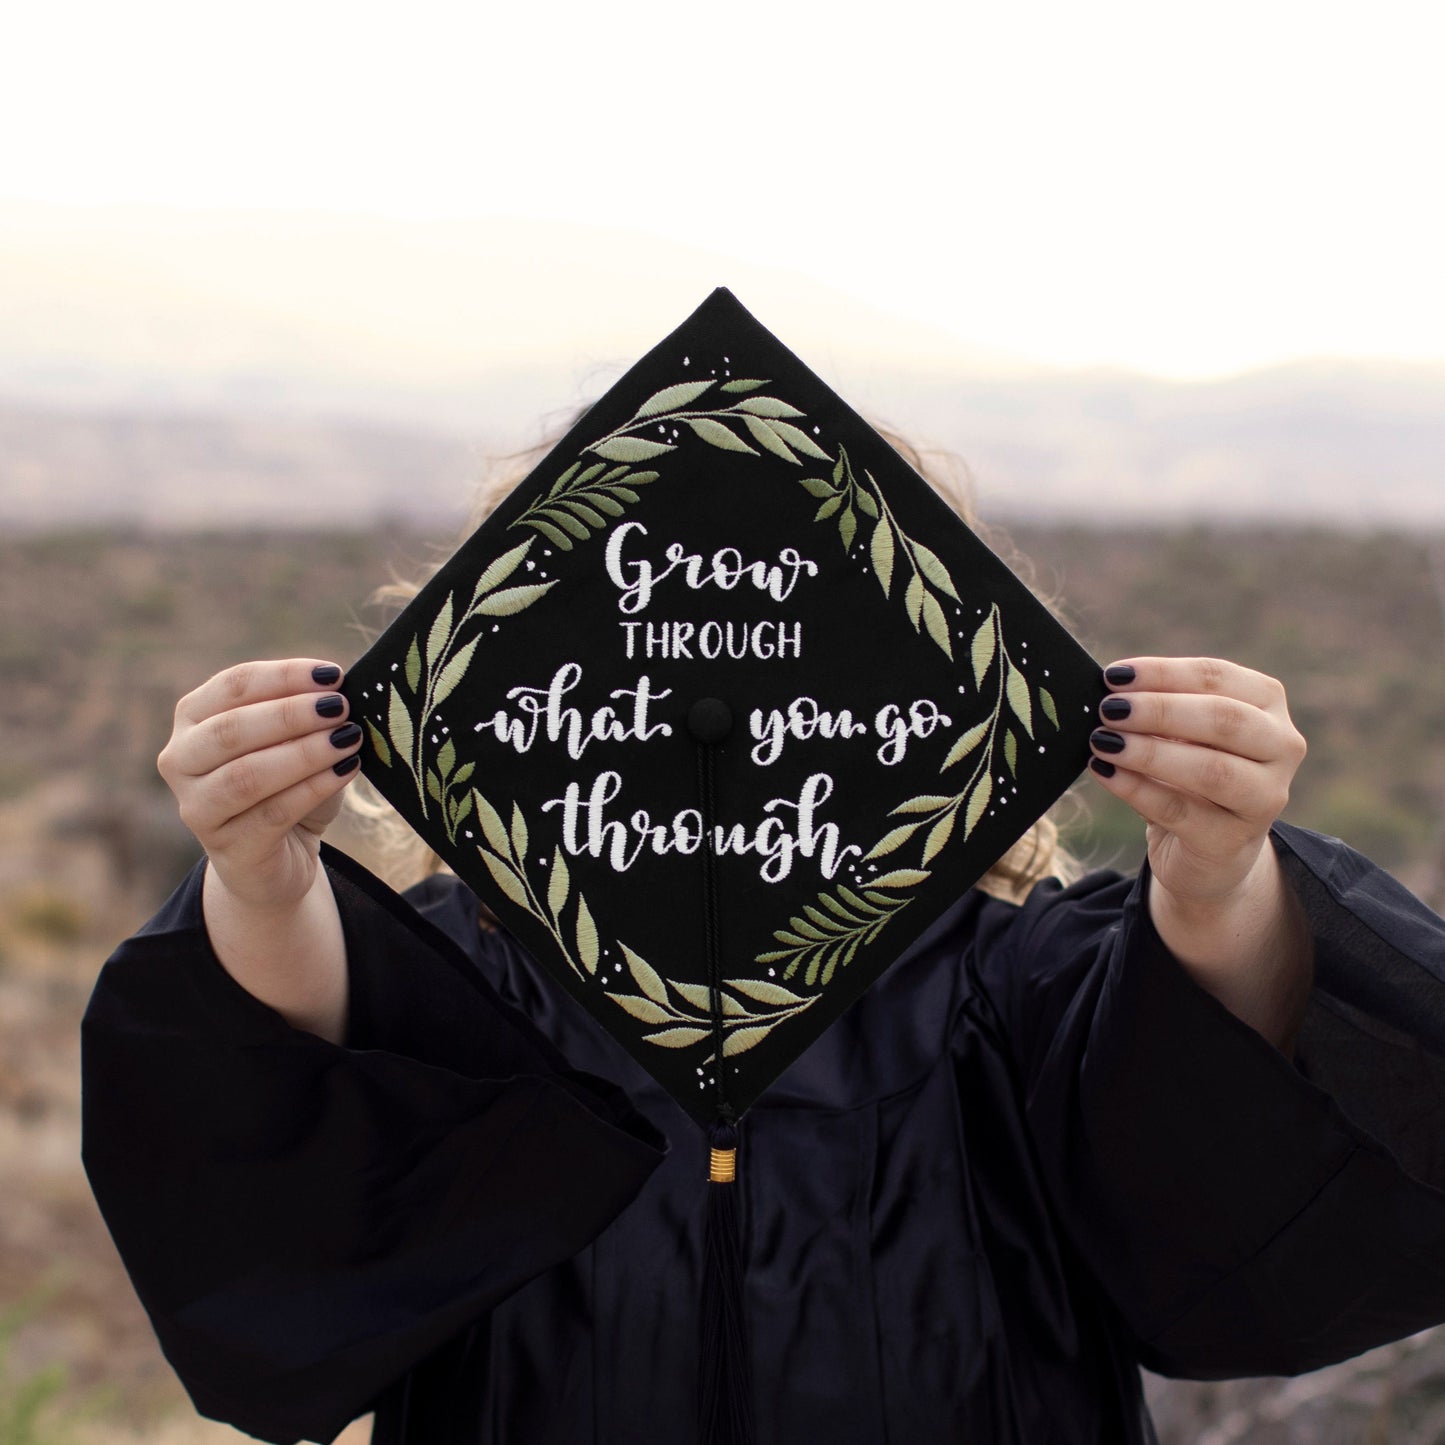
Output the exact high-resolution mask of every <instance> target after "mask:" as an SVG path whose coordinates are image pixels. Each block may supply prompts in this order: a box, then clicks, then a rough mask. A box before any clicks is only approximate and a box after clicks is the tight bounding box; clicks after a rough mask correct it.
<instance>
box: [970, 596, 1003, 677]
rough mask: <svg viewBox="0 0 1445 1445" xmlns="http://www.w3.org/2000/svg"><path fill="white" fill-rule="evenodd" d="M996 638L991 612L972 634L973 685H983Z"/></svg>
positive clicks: (990, 662) (991, 660) (991, 659)
mask: <svg viewBox="0 0 1445 1445" xmlns="http://www.w3.org/2000/svg"><path fill="white" fill-rule="evenodd" d="M997 643H998V639H997V638H996V637H995V636H994V625H993V614H992V613H989V615H988V616H987V617H985V618H984V619H983V621H982V622H980V623H979V625H978V631H977V632H975V633H974V634H973V646H972V648H971V649H970V651H971V652H972V653H973V682H974V686H975V687H982V686H983V679H984V677H985V675H986V674H987V673H988V670H989V668H990V667H991V666H992V665H993V654H994V649H995V647H996V646H997Z"/></svg>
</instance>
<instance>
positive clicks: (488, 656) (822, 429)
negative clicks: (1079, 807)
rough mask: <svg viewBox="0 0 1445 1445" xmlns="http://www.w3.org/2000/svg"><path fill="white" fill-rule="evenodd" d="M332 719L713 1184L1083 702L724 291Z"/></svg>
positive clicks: (1082, 687) (1028, 786)
mask: <svg viewBox="0 0 1445 1445" xmlns="http://www.w3.org/2000/svg"><path fill="white" fill-rule="evenodd" d="M346 687H347V692H348V694H349V696H350V700H351V707H352V714H353V716H355V717H357V718H359V719H361V720H362V721H363V722H364V724H365V729H366V733H367V738H368V745H367V747H366V749H365V752H364V766H365V772H366V775H367V776H368V777H369V778H370V779H371V781H372V782H373V783H374V784H375V785H376V786H377V787H378V788H379V789H380V791H381V792H382V793H383V794H384V795H385V796H386V797H387V798H388V799H389V800H390V801H391V802H392V803H393V804H394V805H395V806H396V808H397V809H398V810H399V811H400V812H401V814H402V815H403V816H404V817H405V818H406V819H407V820H408V822H410V823H411V824H412V826H413V827H414V828H416V830H417V831H418V832H419V833H420V834H421V836H422V837H423V838H424V839H425V840H426V841H427V842H428V843H429V844H430V845H431V846H432V848H434V849H435V850H436V852H437V853H438V854H440V855H441V857H442V858H443V859H444V860H445V861H446V863H447V864H448V865H449V866H450V867H451V868H452V869H454V870H455V872H456V873H457V874H458V876H459V877H461V878H462V879H463V880H464V881H466V882H467V883H468V884H469V885H470V886H471V887H472V888H473V889H475V891H476V892H477V893H478V894H479V895H480V896H481V898H482V899H483V900H484V901H485V902H486V903H487V905H488V906H489V907H490V908H491V909H492V911H493V912H494V913H495V914H496V915H497V917H498V918H499V919H500V920H501V921H502V923H503V924H504V925H505V926H506V927H507V928H508V929H509V930H511V931H512V932H513V933H514V934H515V935H516V936H517V938H519V939H520V940H521V941H522V942H523V943H524V944H525V945H526V946H527V948H528V949H529V950H530V951H531V953H532V955H533V956H534V957H535V958H536V959H537V960H538V962H539V963H540V964H541V965H542V966H543V967H545V968H546V969H548V970H549V971H550V972H551V973H552V974H553V976H554V977H555V978H557V979H558V980H559V981H560V982H561V983H562V985H563V986H564V987H565V988H566V989H567V990H568V992H569V993H571V995H572V996H573V997H574V998H575V999H576V1000H577V1002H578V1003H579V1004H580V1005H581V1006H582V1007H583V1008H585V1009H587V1011H588V1012H589V1013H590V1014H591V1015H592V1016H593V1017H594V1018H595V1019H596V1020H597V1021H598V1022H599V1023H601V1024H602V1026H603V1027H604V1028H606V1029H607V1030H608V1032H609V1033H611V1034H612V1035H613V1036H614V1037H615V1038H616V1039H617V1040H618V1041H619V1042H620V1043H621V1044H622V1045H623V1046H624V1047H625V1048H626V1049H627V1050H628V1051H629V1052H630V1053H631V1054H632V1055H633V1056H634V1057H635V1058H636V1059H637V1060H638V1061H639V1062H640V1063H641V1064H642V1065H643V1067H644V1068H646V1069H647V1070H648V1071H649V1072H650V1073H651V1074H652V1075H653V1076H654V1077H655V1078H657V1079H658V1081H659V1082H660V1083H662V1084H663V1085H664V1087H665V1088H666V1089H667V1091H668V1092H669V1093H670V1094H671V1095H672V1096H673V1098H675V1099H676V1100H677V1102H678V1103H679V1104H680V1105H681V1106H682V1107H683V1108H684V1109H685V1110H686V1111H687V1112H688V1113H689V1114H691V1115H692V1117H693V1118H694V1119H695V1120H697V1121H698V1122H699V1123H700V1124H702V1125H703V1126H705V1127H708V1128H709V1129H710V1130H711V1131H712V1133H713V1139H714V1144H715V1146H717V1147H718V1153H717V1157H716V1159H715V1173H714V1178H717V1177H718V1176H719V1174H726V1173H728V1172H729V1167H730V1165H731V1159H732V1156H731V1154H730V1152H729V1151H728V1148H727V1146H731V1145H732V1144H734V1142H735V1135H734V1133H733V1132H732V1131H733V1128H734V1126H735V1125H736V1123H737V1121H738V1119H739V1118H740V1117H741V1116H742V1114H743V1113H744V1112H745V1111H746V1109H747V1108H748V1106H749V1105H750V1104H751V1103H752V1102H753V1101H754V1100H755V1099H756V1098H757V1097H758V1096H759V1095H760V1094H761V1093H762V1092H763V1091H764V1090H765V1089H766V1088H767V1087H768V1085H769V1084H770V1083H771V1082H772V1081H773V1080H774V1079H775V1078H776V1077H777V1076H778V1075H779V1074H780V1073H781V1072H782V1070H783V1069H785V1068H786V1067H787V1066H788V1064H790V1063H791V1062H792V1061H793V1060H794V1059H795V1058H797V1056H798V1055H799V1054H800V1053H801V1052H802V1051H803V1050H804V1049H805V1048H806V1047H807V1046H808V1045H809V1044H810V1043H811V1042H812V1041H813V1040H814V1039H815V1038H817V1037H818V1035H819V1034H820V1033H822V1031H823V1030H824V1029H825V1028H827V1027H828V1025H829V1024H830V1023H831V1022H832V1021H833V1020H834V1019H835V1018H837V1017H838V1015H839V1014H840V1013H841V1012H842V1011H843V1010H844V1009H845V1008H846V1007H847V1006H848V1005H849V1003H851V1002H852V1000H853V999H855V998H856V997H857V996H858V995H859V994H860V993H861V992H862V991H863V990H864V989H865V988H867V987H868V985H869V984H870V983H872V982H873V980H874V979H876V978H877V977H878V975H879V974H880V973H882V972H883V970H884V969H885V968H887V966H888V965H889V964H890V963H891V962H892V961H893V960H894V959H895V958H897V957H898V955H899V954H900V953H901V952H902V951H903V950H904V948H905V947H906V946H907V945H908V944H909V943H910V942H912V940H913V939H914V938H916V937H917V936H918V935H919V934H920V933H921V932H922V931H923V930H924V929H925V928H926V927H927V926H928V925H929V924H930V923H932V922H933V921H934V920H935V919H937V918H938V916H939V915H940V914H941V913H942V912H943V911H944V910H945V909H946V908H947V907H948V906H949V905H950V904H952V903H953V902H954V901H956V900H957V898H958V897H959V896H960V895H961V894H962V892H963V891H964V890H965V889H966V888H968V887H969V886H970V885H971V884H973V883H974V882H975V881H976V880H977V879H978V878H980V877H981V876H982V875H983V873H984V872H986V871H987V869H988V868H989V867H990V866H991V865H992V864H993V863H994V862H995V861H996V860H997V859H998V858H1000V857H1001V856H1002V855H1003V854H1004V853H1005V852H1006V851H1007V850H1008V848H1009V847H1010V846H1011V845H1012V844H1013V843H1014V842H1015V841H1016V840H1017V839H1018V838H1019V837H1020V836H1021V835H1022V834H1023V833H1024V831H1025V830H1026V829H1027V828H1028V827H1029V826H1030V825H1031V824H1032V823H1033V822H1034V821H1035V820H1036V819H1037V818H1038V817H1039V816H1040V814H1042V813H1043V812H1044V811H1045V810H1046V809H1047V808H1048V807H1049V805H1050V804H1051V803H1053V802H1054V800H1055V799H1056V798H1057V797H1058V796H1059V794H1060V793H1061V792H1062V791H1063V790H1064V789H1065V788H1066V787H1067V786H1068V785H1069V783H1070V782H1071V781H1072V780H1073V778H1074V777H1075V776H1076V774H1077V773H1078V772H1079V770H1080V769H1081V768H1082V767H1083V765H1084V764H1085V762H1086V761H1087V759H1088V754H1089V749H1088V741H1087V739H1088V734H1089V732H1090V730H1091V728H1092V727H1093V717H1094V713H1095V710H1096V708H1097V705H1098V702H1099V700H1100V698H1101V697H1102V696H1103V692H1104V689H1103V685H1102V681H1101V678H1100V673H1099V668H1098V665H1097V664H1096V663H1095V662H1094V661H1093V660H1092V659H1091V658H1090V657H1089V656H1088V654H1087V653H1086V652H1084V650H1083V649H1082V648H1080V647H1079V646H1078V645H1077V644H1076V643H1075V642H1074V641H1073V640H1072V639H1071V638H1070V637H1069V635H1068V634H1067V633H1066V632H1065V631H1064V629H1063V628H1062V627H1061V626H1060V625H1059V624H1058V622H1057V621H1055V619H1054V618H1053V617H1052V616H1051V615H1050V614H1049V613H1048V611H1047V610H1046V609H1045V608H1044V607H1043V606H1042V605H1041V604H1040V603H1039V602H1038V601H1037V600H1035V598H1034V597H1033V596H1032V595H1031V594H1030V593H1029V591H1028V590H1027V588H1025V587H1024V586H1023V584H1022V583H1021V582H1019V581H1018V579H1017V578H1015V577H1014V576H1013V575H1012V573H1011V572H1010V571H1009V570H1008V568H1007V567H1005V566H1004V564H1003V563H1002V562H1000V561H999V560H998V558H997V557H995V556H994V555H993V553H992V552H990V551H989V550H988V548H987V547H985V546H984V545H983V543H982V542H980V541H979V540H978V538H977V537H976V536H975V535H974V534H973V533H972V532H971V531H970V530H969V529H968V528H967V527H966V526H965V525H964V524H963V522H961V521H960V520H959V518H958V517H957V516H956V515H955V514H954V512H953V511H952V510H951V509H950V508H949V507H948V506H947V504H946V503H944V502H943V501H942V500H941V499H940V498H939V497H938V496H937V494H936V493H935V492H934V491H933V489H932V488H931V487H930V486H929V485H928V484H927V483H926V482H925V481H923V480H922V478H920V477H919V476H918V475H917V473H916V472H914V471H913V470H912V469H911V468H910V467H909V466H908V465H907V464H906V463H905V462H904V461H903V460H902V458H901V457H900V456H899V455H898V454H897V452H895V451H894V450H893V449H892V448H891V447H890V446H889V445H888V444H887V443H886V442H885V441H884V440H883V439H882V438H881V437H880V436H879V435H878V433H877V432H876V431H874V430H873V428H872V427H870V426H869V425H868V424H867V423H866V422H864V421H863V420H862V418H861V417H859V416H858V415H857V414H856V413H855V412H854V411H852V410H851V409H850V408H849V407H848V406H847V405H846V404H845V403H844V402H843V401H842V400H841V399H840V398H839V397H838V396H836V395H835V394H834V393H833V392H832V391H831V390H830V389H829V388H828V387H827V386H826V385H825V384H824V383H823V382H822V381H820V380H819V379H818V378H817V377H816V376H814V375H813V374H812V372H810V371H809V370H808V368H807V367H806V366H804V365H803V363H802V362H800V361H799V360H798V358H797V357H795V356H794V355H792V353H791V352H789V351H788V350H787V349H786V348H785V347H783V346H782V345H781V344H780V343H779V342H778V341H777V339H776V338H775V337H773V336H772V335H771V334H770V333H769V332H767V331H766V330H764V328H763V327H762V326H760V325H759V324H758V323H757V322H756V321H755V320H754V319H753V318H752V317H751V316H750V315H749V314H748V313H747V312H746V311H745V310H744V309H743V308H742V306H740V305H739V304H738V302H737V301H736V300H735V299H734V297H733V296H732V295H731V294H730V293H729V292H728V291H726V290H718V291H715V292H714V293H713V294H712V295H711V296H710V297H708V299H707V300H706V301H705V302H704V303H703V304H702V305H701V306H700V307H699V308H698V309H697V311H695V312H694V313H693V315H692V316H690V317H689V318H688V320H687V321H686V322H684V323H683V325H682V326H681V327H679V328H678V329H677V330H676V331H675V332H673V334H672V335H671V336H669V337H668V338H667V339H666V340H665V341H663V342H662V343H661V344H660V345H658V346H657V347H655V348H654V349H653V350H652V351H651V352H649V353H648V354H647V355H646V356H645V357H644V358H643V359H642V360H641V361H639V362H638V363H637V364H636V365H635V366H634V367H633V368H632V369H631V370H630V371H628V372H627V374H626V375H625V376H623V377H622V379H621V380H620V381H618V382H617V383H616V384H615V385H614V386H613V387H612V388H611V389H610V390H609V391H608V392H607V393H606V394H605V395H604V396H603V397H602V398H601V399H600V400H599V401H598V402H597V403H596V404H595V405H593V406H592V407H591V408H589V409H588V411H587V412H586V414H585V415H584V416H583V417H582V418H581V420H579V421H578V422H577V423H576V425H575V426H573V427H572V429H571V430H570V431H569V432H568V434H567V435H566V436H565V437H564V438H563V439H562V441H561V442H559V443H558V444H557V446H555V447H554V448H553V449H552V450H551V452H550V453H549V454H548V455H547V456H546V458H545V459H544V460H543V461H542V462H541V463H540V464H539V465H538V466H537V467H536V468H535V470H533V471H532V473H531V474H530V475H529V476H528V477H527V478H526V479H525V480H524V481H523V482H522V483H521V484H520V485H519V486H518V487H517V488H516V489H515V490H514V491H513V492H512V493H511V494H510V495H509V496H508V497H507V498H506V499H505V500H504V501H503V502H502V503H501V505H500V506H499V507H498V508H497V509H496V511H495V512H494V513H493V515H492V516H490V517H489V518H488V519H487V521H486V522H485V523H483V525H482V526H481V527H480V528H478V530H477V531H476V532H475V533H474V534H473V535H472V536H471V537H470V538H469V539H468V540H467V541H466V542H465V543H464V544H463V546H462V547H461V549H460V550H459V551H458V552H457V553H456V555H455V556H454V557H452V559H451V560H450V561H449V562H448V563H447V564H446V566H445V567H443V568H442V570H441V571H440V572H438V573H437V575H436V576H435V577H434V578H433V579H432V580H431V581H430V582H429V583H428V584H427V586H426V587H425V588H424V589H423V590H422V591H421V593H420V594H419V595H418V596H417V597H416V598H415V599H414V600H413V601H412V602H411V603H410V605H409V606H408V607H407V608H406V610H405V612H403V613H402V615H401V616H400V617H399V618H398V619H397V620H396V622H394V623H393V624H392V626H391V627H390V628H389V629H388V630H387V632H386V633H385V635H384V636H383V637H382V638H381V639H380V640H379V641H378V642H377V643H376V645H375V646H374V647H373V648H372V649H371V650H370V651H369V652H368V653H367V654H366V656H365V657H364V658H362V660H361V661H360V662H358V663H357V664H356V666H355V667H353V668H352V669H351V671H350V673H349V674H348V678H347V684H346ZM709 841H710V842H711V845H712V846H710V847H709V846H707V843H708V842H709ZM712 1194H713V1195H714V1196H716V1195H719V1194H724V1195H727V1196H731V1194H732V1191H731V1190H721V1191H719V1190H713V1191H712ZM707 1389H708V1387H707V1386H705V1393H706V1392H707ZM719 1408H723V1409H725V1408H729V1407H727V1406H725V1405H724V1406H720V1407H719ZM709 1418H711V1419H714V1425H713V1426H710V1427H709V1429H710V1431H711V1433H712V1434H713V1435H714V1437H716V1436H717V1434H718V1431H719V1430H720V1429H721V1428H722V1427H721V1426H720V1425H718V1424H717V1423H716V1417H713V1416H709Z"/></svg>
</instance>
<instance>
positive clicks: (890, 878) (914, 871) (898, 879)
mask: <svg viewBox="0 0 1445 1445" xmlns="http://www.w3.org/2000/svg"><path fill="white" fill-rule="evenodd" d="M927 877H928V874H927V873H925V872H923V871H922V870H921V869H918V868H899V869H897V870H896V871H895V872H893V873H880V874H879V875H878V877H876V878H872V879H870V880H869V882H868V886H869V887H870V888H913V887H915V886H916V885H917V884H919V883H922V882H923V880H924V879H925V878H927ZM891 901H893V902H895V903H896V902H897V901H898V900H897V899H893V900H891Z"/></svg>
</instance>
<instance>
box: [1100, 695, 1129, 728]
mask: <svg viewBox="0 0 1445 1445" xmlns="http://www.w3.org/2000/svg"><path fill="white" fill-rule="evenodd" d="M1133 711H1134V704H1133V703H1132V702H1130V701H1129V699H1128V698H1127V697H1106V698H1105V699H1104V700H1103V702H1101V703H1100V704H1099V716H1100V717H1101V718H1103V719H1105V721H1107V722H1123V721H1124V719H1125V718H1126V717H1128V716H1129V714H1130V713H1131V712H1133Z"/></svg>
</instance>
